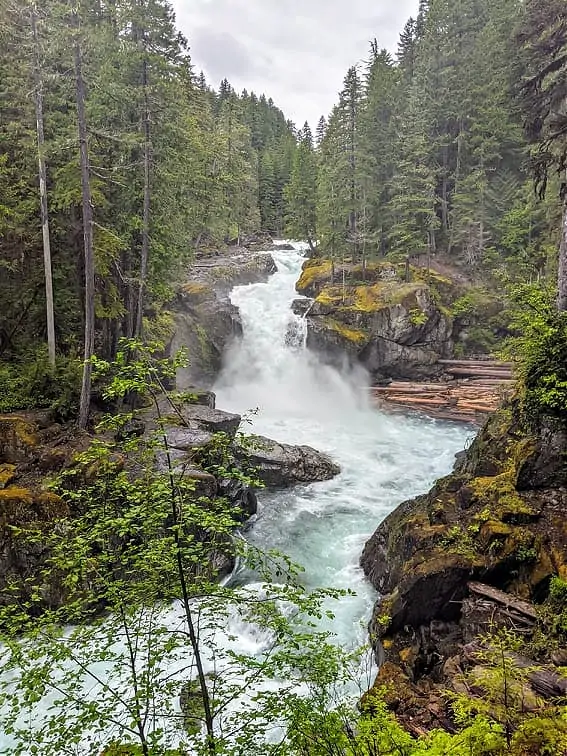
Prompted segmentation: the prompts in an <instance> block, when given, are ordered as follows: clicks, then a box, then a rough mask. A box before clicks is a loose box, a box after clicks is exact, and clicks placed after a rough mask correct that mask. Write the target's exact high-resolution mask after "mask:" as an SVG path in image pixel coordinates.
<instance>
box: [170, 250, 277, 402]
mask: <svg viewBox="0 0 567 756" xmlns="http://www.w3.org/2000/svg"><path fill="white" fill-rule="evenodd" d="M266 246H269V245H268V244H267V242H266ZM275 270H276V265H275V263H274V260H273V258H272V256H271V255H270V254H269V253H267V252H252V251H250V250H249V249H247V248H244V247H228V248H227V249H226V250H224V251H223V252H222V253H218V252H217V253H209V254H207V255H205V256H202V257H199V258H198V259H197V260H196V261H195V263H194V264H193V265H192V267H191V269H190V271H189V275H188V279H187V281H186V282H185V283H184V284H182V285H181V286H180V288H179V290H178V293H177V296H176V298H175V300H174V302H173V303H172V306H171V310H172V313H173V320H174V334H173V337H172V339H171V342H170V345H169V351H170V353H171V354H174V353H175V352H176V351H177V350H179V349H180V348H182V347H183V348H185V349H186V350H187V352H188V366H187V367H186V368H183V369H181V370H180V371H179V373H178V376H177V387H178V388H179V389H180V390H183V389H186V388H188V387H190V386H200V387H209V386H211V385H212V384H213V383H214V380H215V378H216V377H217V375H218V373H219V371H220V369H221V365H222V357H223V354H224V352H225V350H226V349H227V348H228V346H229V345H230V343H231V342H232V340H233V339H234V338H238V337H239V336H241V335H242V324H241V322H240V316H239V313H238V308H237V307H235V306H234V305H232V304H231V302H230V299H229V293H230V290H231V289H232V288H233V287H234V286H240V285H243V284H249V283H258V282H260V281H266V280H267V279H268V277H269V276H270V275H271V274H272V273H274V272H275Z"/></svg>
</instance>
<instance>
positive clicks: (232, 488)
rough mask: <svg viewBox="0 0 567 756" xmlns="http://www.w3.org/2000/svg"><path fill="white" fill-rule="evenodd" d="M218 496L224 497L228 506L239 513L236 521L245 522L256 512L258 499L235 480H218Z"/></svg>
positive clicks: (252, 491)
mask: <svg viewBox="0 0 567 756" xmlns="http://www.w3.org/2000/svg"><path fill="white" fill-rule="evenodd" d="M218 494H219V496H222V497H224V498H225V499H226V500H227V501H228V503H229V505H230V506H231V507H232V508H234V509H235V510H237V515H238V512H240V513H241V516H238V519H239V520H241V521H242V522H246V520H249V519H250V517H252V516H253V515H255V514H256V512H257V511H258V498H257V496H256V494H255V492H254V490H253V489H252V488H251V487H250V486H247V485H246V484H245V483H243V482H242V481H240V480H236V479H235V478H224V479H222V480H219V484H218Z"/></svg>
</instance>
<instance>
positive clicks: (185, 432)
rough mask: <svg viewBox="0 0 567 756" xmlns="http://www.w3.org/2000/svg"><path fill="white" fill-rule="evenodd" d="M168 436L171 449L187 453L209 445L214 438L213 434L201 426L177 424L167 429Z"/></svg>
mask: <svg viewBox="0 0 567 756" xmlns="http://www.w3.org/2000/svg"><path fill="white" fill-rule="evenodd" d="M166 438H167V444H168V446H169V447H170V448H171V449H176V450H178V451H182V452H186V453H187V452H193V451H196V450H197V449H204V448H206V447H207V446H209V444H210V443H211V442H212V440H213V434H212V433H210V432H209V431H205V430H201V429H199V428H185V427H183V426H176V427H170V428H168V429H167V431H166Z"/></svg>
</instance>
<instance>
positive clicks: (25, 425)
mask: <svg viewBox="0 0 567 756" xmlns="http://www.w3.org/2000/svg"><path fill="white" fill-rule="evenodd" d="M35 431H36V428H35V426H34V425H33V424H32V423H30V422H28V421H27V420H26V419H25V417H22V416H21V415H0V447H1V446H2V442H3V440H4V439H5V442H6V443H7V444H8V445H9V444H14V443H15V444H16V445H18V446H24V447H32V448H33V447H34V446H37V444H38V439H37V436H36V432H35ZM3 437H4V438H3Z"/></svg>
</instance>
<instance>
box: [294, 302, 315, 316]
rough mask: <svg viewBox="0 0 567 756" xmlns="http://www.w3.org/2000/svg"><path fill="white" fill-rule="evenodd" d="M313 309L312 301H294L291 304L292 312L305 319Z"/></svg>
mask: <svg viewBox="0 0 567 756" xmlns="http://www.w3.org/2000/svg"><path fill="white" fill-rule="evenodd" d="M312 307H313V300H312V299H294V300H293V302H292V303H291V310H292V312H293V313H294V314H295V315H299V317H301V318H303V317H305V315H307V313H308V312H309V310H310V309H311V308H312Z"/></svg>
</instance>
